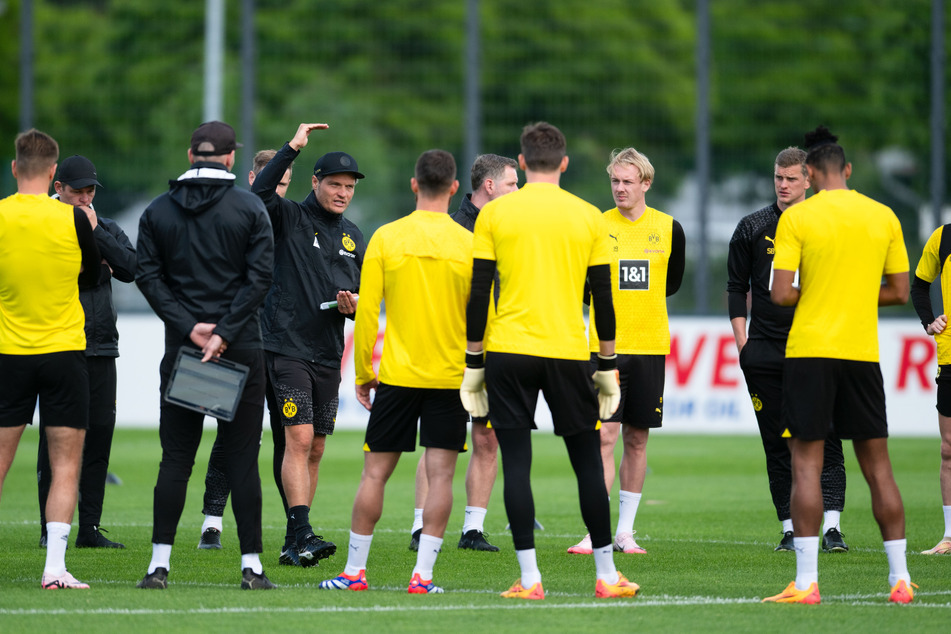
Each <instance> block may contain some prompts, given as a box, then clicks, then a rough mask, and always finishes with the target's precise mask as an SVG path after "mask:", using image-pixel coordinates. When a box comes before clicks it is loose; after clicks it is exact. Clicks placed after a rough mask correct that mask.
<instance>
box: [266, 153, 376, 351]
mask: <svg viewBox="0 0 951 634" xmlns="http://www.w3.org/2000/svg"><path fill="white" fill-rule="evenodd" d="M298 154H299V152H297V151H296V150H294V149H292V148H291V147H290V146H289V145H288V144H286V143H285V144H284V147H282V148H281V149H280V150H278V152H277V154H276V155H275V156H274V158H273V159H271V161H270V162H269V163H268V164H267V165H266V166H265V167H264V169H262V170H261V173H260V174H258V175H257V177H255V179H254V185H253V186H252V191H254V193H256V194H257V195H259V196H260V197H261V200H263V201H264V205H265V207H267V211H268V215H270V217H271V225H272V226H273V228H274V282H273V284H272V286H271V290H270V291H269V292H268V294H267V299H265V301H264V311H263V313H262V321H261V326H262V330H263V334H264V349H265V350H270V351H271V352H276V353H278V354H283V355H287V356H290V357H295V358H298V359H304V360H305V361H310V362H312V363H319V364H321V365H326V366H328V367H332V368H339V367H340V359H341V357H342V356H343V344H344V341H343V327H344V324H345V323H346V321H345V320H346V317H344V315H342V314H341V313H340V311H338V310H337V309H336V308H332V309H330V310H320V304H321V303H323V302H329V301H334V300H336V298H337V291H341V290H345V291H351V292H353V293H356V292H358V291H359V289H360V268H361V267H362V266H363V256H364V254H365V253H366V248H367V245H366V241H365V240H364V238H363V233H361V232H360V230H359V229H358V228H357V226H356V225H355V224H353V223H352V222H350V221H349V220H347V219H346V218H344V217H343V215H341V214H336V213H331V212H329V211H327V210H325V209H324V208H322V207H321V206H320V205H319V204H318V203H317V198H316V196H314V192H311V193H310V194H309V195H308V196H307V198H305V199H304V201H303V202H294V201H292V200H287V199H284V198H281V197H280V196H278V195H277V193H276V191H275V188H276V187H277V185H278V183H279V182H280V181H281V178H282V177H283V176H284V172H285V171H287V168H288V167H290V165H291V163H292V162H293V161H294V159H295V158H297V155H298Z"/></svg>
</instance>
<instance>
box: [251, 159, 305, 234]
mask: <svg viewBox="0 0 951 634" xmlns="http://www.w3.org/2000/svg"><path fill="white" fill-rule="evenodd" d="M299 154H300V152H299V151H298V150H295V149H294V148H292V147H291V146H290V144H289V143H285V144H284V146H283V147H282V148H281V149H280V150H278V151H277V154H275V155H274V158H272V159H271V160H270V161H268V164H267V165H265V166H264V167H263V168H262V169H261V171H260V172H258V175H257V176H255V177H254V183H252V185H251V191H253V192H254V193H255V194H257V195H258V197H260V199H261V200H263V201H264V207H265V208H266V209H267V215H268V216H270V218H271V227H272V229H273V231H274V235H278V234H279V233H281V232H282V231H283V230H284V223H283V215H284V214H285V213H287V212H288V211H290V210H293V209H294V208H295V207H296V204H295V203H293V202H291V201H289V200H285V199H283V198H281V197H280V196H278V195H277V186H278V185H280V184H281V179H282V178H284V172H286V171H287V168H288V167H290V166H291V164H293V163H294V159H296V158H297V156H298V155H299Z"/></svg>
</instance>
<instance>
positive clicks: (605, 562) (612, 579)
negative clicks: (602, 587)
mask: <svg viewBox="0 0 951 634" xmlns="http://www.w3.org/2000/svg"><path fill="white" fill-rule="evenodd" d="M594 572H595V574H596V575H597V578H598V579H603V580H604V581H605V583H608V584H611V585H614V584H615V583H617V582H618V579H619V577H618V574H617V568H615V567H614V545H613V544H608V545H607V546H604V547H602V548H595V549H594ZM522 585H524V584H522Z"/></svg>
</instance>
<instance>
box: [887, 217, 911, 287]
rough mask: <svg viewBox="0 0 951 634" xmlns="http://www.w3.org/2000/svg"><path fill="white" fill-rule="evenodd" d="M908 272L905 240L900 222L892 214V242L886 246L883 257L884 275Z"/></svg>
mask: <svg viewBox="0 0 951 634" xmlns="http://www.w3.org/2000/svg"><path fill="white" fill-rule="evenodd" d="M907 272H908V251H907V250H906V249H905V238H904V237H903V236H902V231H901V222H899V221H898V217H897V216H896V215H895V214H894V213H892V241H891V243H890V244H889V245H888V254H887V255H886V256H885V274H886V275H893V274H895V273H907Z"/></svg>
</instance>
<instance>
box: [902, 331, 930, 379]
mask: <svg viewBox="0 0 951 634" xmlns="http://www.w3.org/2000/svg"><path fill="white" fill-rule="evenodd" d="M935 354H936V348H935V343H934V339H932V338H931V337H926V336H923V335H921V336H917V337H908V336H906V337H902V338H901V359H900V361H899V364H898V389H899V390H904V389H906V387H907V385H908V375H909V374H911V375H914V376H916V377H917V378H918V383H919V384H920V386H921V387H922V389H925V390H930V389H931V388H932V384H931V380H930V379H931V377H932V376H933V374H934V370H933V369H932V365H931V362H932V361H933V360H934V358H935Z"/></svg>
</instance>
